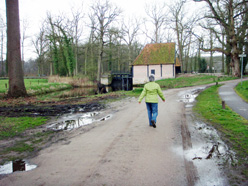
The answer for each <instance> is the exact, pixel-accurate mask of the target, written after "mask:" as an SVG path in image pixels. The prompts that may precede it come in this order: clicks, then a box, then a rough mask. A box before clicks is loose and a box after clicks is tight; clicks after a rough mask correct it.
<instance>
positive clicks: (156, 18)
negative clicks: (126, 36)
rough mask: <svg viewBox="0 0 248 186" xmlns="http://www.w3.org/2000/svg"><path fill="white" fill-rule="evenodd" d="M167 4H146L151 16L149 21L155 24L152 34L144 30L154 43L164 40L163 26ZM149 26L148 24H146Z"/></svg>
mask: <svg viewBox="0 0 248 186" xmlns="http://www.w3.org/2000/svg"><path fill="white" fill-rule="evenodd" d="M165 8H166V5H165V4H162V5H160V4H152V5H151V6H148V5H146V7H145V11H146V14H147V16H148V17H149V20H148V21H149V22H151V23H152V25H153V34H152V36H151V35H149V33H148V32H147V30H149V29H146V31H145V32H144V33H145V35H146V36H147V37H149V38H150V39H151V41H152V43H161V42H162V38H163V37H162V28H163V26H164V24H165V22H166V21H167V20H166V14H165V12H166V10H165ZM146 27H147V26H146Z"/></svg>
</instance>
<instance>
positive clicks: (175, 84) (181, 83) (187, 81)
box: [156, 75, 237, 89]
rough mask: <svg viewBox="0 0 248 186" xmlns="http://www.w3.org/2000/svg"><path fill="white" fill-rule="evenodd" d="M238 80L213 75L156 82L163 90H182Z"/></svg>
mask: <svg viewBox="0 0 248 186" xmlns="http://www.w3.org/2000/svg"><path fill="white" fill-rule="evenodd" d="M233 79H237V78H235V77H229V76H219V77H217V76H211V75H194V76H189V77H178V78H174V79H163V80H159V81H156V83H158V84H159V85H160V87H161V88H162V89H168V88H181V87H190V86H196V85H205V84H210V83H215V82H221V81H228V80H233Z"/></svg>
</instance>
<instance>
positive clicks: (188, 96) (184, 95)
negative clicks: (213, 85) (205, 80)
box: [178, 87, 205, 108]
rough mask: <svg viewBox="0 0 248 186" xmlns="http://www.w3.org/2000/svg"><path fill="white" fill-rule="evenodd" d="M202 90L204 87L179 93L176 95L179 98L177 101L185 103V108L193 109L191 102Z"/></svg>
mask: <svg viewBox="0 0 248 186" xmlns="http://www.w3.org/2000/svg"><path fill="white" fill-rule="evenodd" d="M203 89H205V87H200V88H197V89H191V90H187V91H181V92H179V94H178V96H179V97H180V99H179V101H180V102H183V103H185V107H186V108H187V107H193V102H194V101H195V98H196V97H197V96H198V93H199V92H200V91H201V90H203Z"/></svg>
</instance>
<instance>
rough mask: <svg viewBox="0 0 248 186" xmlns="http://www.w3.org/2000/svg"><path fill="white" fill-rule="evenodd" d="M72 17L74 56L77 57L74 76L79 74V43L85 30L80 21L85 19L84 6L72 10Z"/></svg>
mask: <svg viewBox="0 0 248 186" xmlns="http://www.w3.org/2000/svg"><path fill="white" fill-rule="evenodd" d="M71 12H72V15H73V20H72V24H73V25H72V28H73V29H72V30H73V38H74V43H75V47H74V56H75V73H74V75H77V74H78V43H79V38H80V37H81V35H82V32H83V29H82V25H80V21H81V20H82V19H83V18H84V14H82V12H83V5H82V6H81V7H79V8H78V9H72V11H71Z"/></svg>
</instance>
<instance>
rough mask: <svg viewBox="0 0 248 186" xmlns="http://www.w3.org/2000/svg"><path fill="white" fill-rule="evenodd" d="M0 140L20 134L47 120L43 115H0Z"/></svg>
mask: <svg viewBox="0 0 248 186" xmlns="http://www.w3.org/2000/svg"><path fill="white" fill-rule="evenodd" d="M0 120H1V122H0V140H2V139H6V138H10V137H15V136H18V135H20V134H21V133H22V132H24V131H25V130H27V129H32V128H35V127H37V126H40V125H43V124H45V123H46V122H47V120H48V119H47V118H45V117H0Z"/></svg>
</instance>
